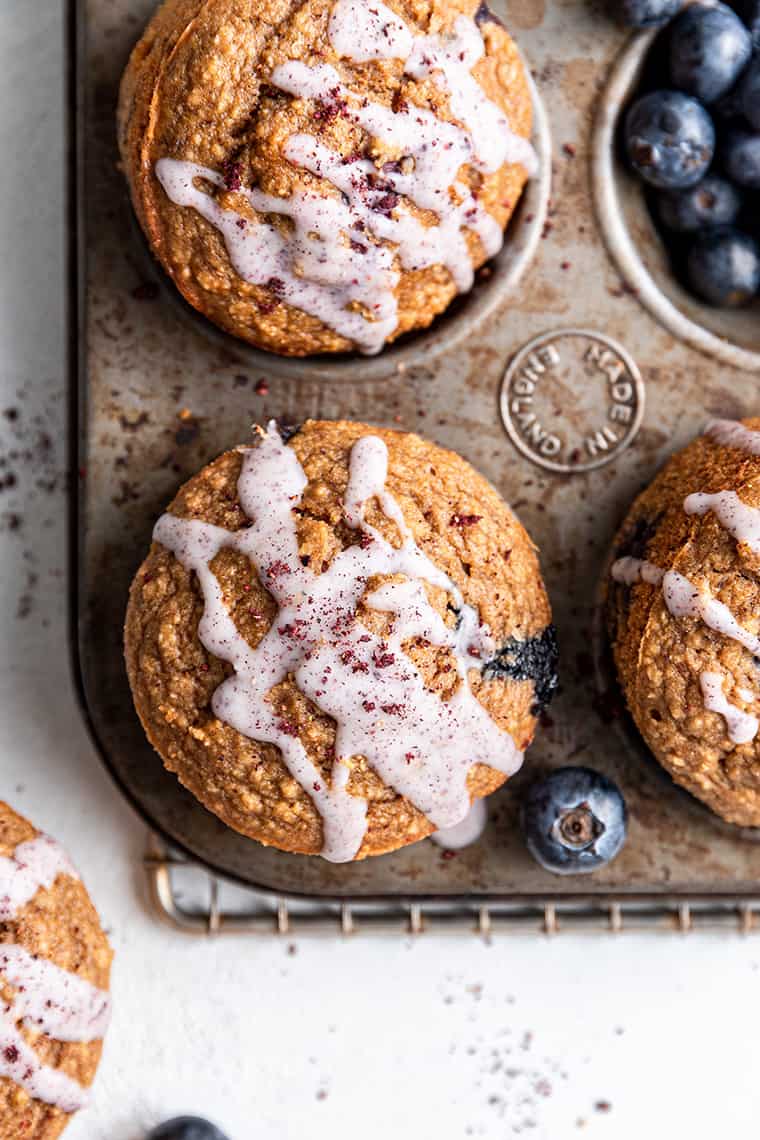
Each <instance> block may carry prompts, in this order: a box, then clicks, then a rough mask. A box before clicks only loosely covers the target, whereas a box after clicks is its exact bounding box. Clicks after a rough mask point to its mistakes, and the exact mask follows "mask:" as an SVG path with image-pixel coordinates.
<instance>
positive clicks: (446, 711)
mask: <svg viewBox="0 0 760 1140" xmlns="http://www.w3.org/2000/svg"><path fill="white" fill-rule="evenodd" d="M387 464H388V455H387V449H386V447H385V444H384V443H383V441H382V440H380V439H378V438H376V437H373V436H366V437H364V438H363V439H360V440H358V441H357V443H356V444H355V445H354V447H353V449H352V452H351V463H350V477H349V483H348V487H347V490H346V495H345V502H344V514H345V517H346V521H347V522H348V523H349V525H350V526H352V527H354V528H355V529H357V530H360V531H361V533H362V540H361V542H360V543H357V544H356V545H353V546H349V547H347V548H346V549H345V550H343V551H341V552H340V553H338V554H337V555H336V556H335V557H334V558H333V560H332V562H331V563H330V565H329V567H328V568H327V569H326V570H325V571H324V572H323V573H320V574H315V573H314V572H313V571H312V570H311V569H310V568H309V567H308V566H303V565H302V563H301V560H300V557H299V553H298V539H297V532H296V526H295V520H294V517H293V509H294V508H295V507H297V506H298V504H299V502H300V501H301V496H302V494H303V490H304V488H305V486H306V476H305V475H304V472H303V469H302V468H301V466H300V464H299V462H298V459H297V457H296V454H295V452H294V451H293V450H292V449H291V448H289V447H286V446H285V445H284V444H283V442H282V440H281V439H280V436H279V433H278V431H277V428H276V425H275V424H274V423H271V424H270V425H269V428H268V430H267V432H266V433H265V434H263V435H262V438H261V440H260V442H259V444H258V446H256V447H254V448H246V449H244V450H243V466H242V470H241V474H240V479H239V482H238V494H239V498H240V503H241V506H242V508H243V510H244V512H245V514H246V515H247V516H248V518H249V519H250V520H251V525H250V527H247V528H245V529H243V530H240V531H237V532H234V533H233V532H230V531H226V530H224V529H221V528H219V527H214V526H210V525H208V524H207V523H203V522H200V521H198V520H188V519H179V518H176V517H175V516H173V515H164V516H163V517H162V518H161V519H159V521H158V523H157V525H156V528H155V531H154V538H155V540H156V541H157V542H159V543H161V544H162V545H163V546H165V547H167V548H168V549H169V550H171V551H172V552H173V553H174V555H175V556H176V557H177V558H178V560H179V561H180V562H181V563H182V565H183V566H185V567H186V568H187V569H190V570H194V571H195V573H196V574H197V576H198V581H199V584H200V586H201V590H202V592H203V599H204V610H203V616H202V618H201V622H200V624H199V628H198V636H199V638H200V640H201V642H202V644H203V645H204V646H205V648H206V649H207V650H208V651H209V652H210V653H212V654H214V655H215V656H216V657H220V658H222V659H223V660H225V661H228V662H229V663H230V664H232V666H233V668H234V670H235V671H234V673H233V675H232V676H230V677H229V678H228V679H227V680H226V681H224V682H223V684H222V685H220V687H219V688H218V689H217V690H216V692H215V693H214V696H213V699H212V708H213V712H214V714H215V715H216V716H218V717H219V718H220V719H221V720H223V721H225V722H226V723H227V724H229V725H231V726H232V727H233V728H235V729H236V730H237V731H238V732H241V733H242V734H243V735H245V736H247V737H249V738H251V739H254V740H258V741H263V742H269V743H271V744H275V745H277V747H278V748H279V749H280V752H281V754H282V757H283V760H284V762H285V764H286V766H287V768H288V770H289V771H290V773H291V775H292V776H293V777H294V779H295V780H297V781H298V783H299V784H300V785H301V787H302V788H303V789H304V791H305V792H306V793H307V794H308V795H309V796H310V797H311V799H312V801H313V803H314V805H315V807H316V809H317V811H318V812H319V814H320V815H321V817H322V821H323V829H324V846H323V850H322V855H323V856H324V857H325V858H326V859H329V860H331V861H334V862H343V861H346V860H350V859H352V858H353V857H354V856H355V855H356V854H357V852H358V851H359V848H360V847H361V844H362V840H363V838H364V834H365V831H366V826H367V820H366V808H367V805H366V803H365V802H364V801H363V800H362V799H360V798H359V797H358V796H354V795H351V794H348V792H347V790H346V789H347V783H348V779H349V775H350V769H349V762H350V759H351V758H352V757H356V756H363V757H365V758H366V760H367V761H368V763H369V764H370V766H371V767H372V768H373V769H374V770H375V771H376V772H377V773H378V775H379V776H380V777H381V779H382V780H383V781H384V783H386V784H387V785H388V786H390V787H392V788H394V789H395V790H396V792H398V793H399V794H400V795H403V796H406V798H407V799H409V800H410V802H411V803H413V804H414V805H415V806H416V807H417V808H418V809H419V810H420V811H422V812H423V813H424V814H425V815H426V816H427V817H428V818H429V819H430V820H431V822H433V823H434V824H435V825H436V826H437V827H439V828H442V827H450V826H452V825H454V824H456V823H459V822H460V821H461V820H462V819H463V818H464V816H465V815H466V814H467V812H468V810H469V807H470V797H469V794H468V791H467V775H468V772H469V771H470V768H471V767H472V765H473V764H475V763H487V764H489V765H490V766H491V767H493V768H496V769H498V770H499V771H502V772H505V773H506V774H508V775H511V774H512V773H513V772H514V771H516V769H517V768H518V767H519V765H520V763H521V761H522V755H521V753H520V752H519V751H518V750H517V748H516V746H515V744H514V741H513V740H512V738H511V736H510V735H509V734H508V733H507V732H505V731H503V730H502V729H500V728H499V727H498V726H497V725H496V724H495V722H494V721H492V720H491V718H490V717H489V716H488V713H487V712H486V710H485V709H484V708H483V706H482V705H481V704H480V702H479V701H478V700H477V699H476V698H475V697H474V695H473V694H472V692H471V689H470V686H469V681H468V672H469V670H470V669H471V668H475V667H477V668H479V667H480V665H481V664H482V657H484V656H485V655H486V654H488V653H490V652H492V651H493V648H494V643H493V640H492V638H491V637H490V634H489V633H488V630H487V629H486V628H484V627H482V626H481V625H480V623H479V621H478V617H477V614H476V613H475V611H474V610H473V609H472V607H470V606H468V605H466V604H465V603H464V601H463V599H462V596H461V594H460V592H459V590H458V589H457V587H456V586H455V585H454V583H453V582H452V581H451V580H450V579H449V578H448V577H447V575H446V574H444V573H443V571H442V570H441V569H440V568H439V567H437V566H435V565H434V564H433V563H432V562H431V561H430V559H429V558H428V557H427V556H426V555H425V554H424V553H423V551H422V550H421V549H420V548H419V547H418V546H417V544H416V543H415V541H414V539H413V537H412V535H411V533H410V532H409V530H408V528H407V526H406V524H405V522H404V517H403V513H402V511H401V508H400V507H399V505H398V503H397V501H396V500H395V498H394V497H393V496H392V495H390V493H389V492H388V491H387V490H386V487H385V483H386V477H387ZM370 499H376V500H377V501H378V502H379V504H380V506H381V508H382V510H383V512H384V513H385V514H386V515H387V517H388V518H390V519H391V520H392V521H393V522H395V524H396V526H397V527H398V530H399V537H400V542H401V545H400V546H398V547H394V546H393V545H391V543H390V542H388V541H387V540H386V539H385V538H384V537H383V536H382V534H381V533H380V532H379V531H378V530H377V529H376V528H374V527H372V526H371V525H369V524H368V523H367V521H366V520H365V517H364V513H365V507H366V504H367V502H368V501H369V500H370ZM225 547H226V548H231V549H233V550H237V551H239V552H240V553H242V554H244V555H245V556H246V557H247V558H248V559H249V560H250V561H251V563H252V564H253V565H254V567H255V568H256V571H257V573H258V576H259V579H260V581H261V582H262V583H263V584H264V585H265V586H266V588H267V589H268V590H269V592H270V594H271V595H272V597H273V598H274V600H275V601H276V602H277V604H278V606H279V612H278V614H277V616H276V617H275V620H274V621H273V623H272V625H271V627H270V629H269V630H268V632H267V633H266V634H265V636H264V638H263V639H262V640H261V642H260V643H259V645H258V646H257V647H256V648H255V649H254V648H252V647H251V646H250V645H249V644H248V643H247V642H246V641H245V639H244V638H243V637H242V636H241V634H240V633H239V632H238V630H237V628H236V627H235V624H234V622H233V620H232V618H231V616H230V613H229V612H228V610H227V609H226V607H225V605H224V602H223V598H222V594H221V589H220V587H219V583H218V581H217V579H216V578H215V577H214V575H213V573H212V572H211V569H210V563H211V562H212V561H213V559H214V557H215V556H216V554H217V553H218V552H219V551H220V550H222V549H223V548H225ZM393 575H403V576H404V578H405V579H406V580H404V581H401V582H399V581H389V582H383V583H381V584H380V585H379V586H378V587H377V588H376V589H375V590H374V591H372V592H371V593H369V595H367V589H368V585H369V583H370V581H371V580H372V579H374V578H376V577H388V576H393ZM425 583H429V584H430V585H433V586H439V587H442V588H443V589H445V590H446V591H447V592H448V594H449V595H450V597H451V599H452V603H453V605H454V606H455V607H456V609H457V610H458V611H459V614H460V620H459V623H458V627H457V628H456V629H450V628H449V627H448V626H447V625H446V624H445V623H444V622H443V621H442V620H441V618H440V616H439V614H438V613H437V612H436V610H434V608H433V607H432V606H431V604H430V602H429V600H428V598H427V595H426V592H425V587H424V584H425ZM362 598H364V601H365V603H366V604H367V605H368V606H370V607H371V608H374V609H379V610H382V611H384V612H387V613H390V614H393V615H394V620H393V622H392V625H391V628H390V632H389V633H388V635H387V636H386V637H385V638H384V639H383V638H381V637H379V636H377V635H375V634H373V633H371V632H370V630H369V629H367V627H366V626H364V625H362V624H361V622H360V621H359V620H358V618H357V613H356V611H357V606H358V605H359V603H360V601H361V600H362ZM415 637H424V638H425V639H426V640H427V641H429V642H430V643H431V644H433V645H436V646H441V647H445V648H448V649H449V650H450V652H451V655H452V660H453V663H454V665H455V667H456V670H457V674H458V684H457V687H456V689H455V691H454V692H453V693H452V695H451V696H450V697H448V699H446V700H441V698H440V697H439V696H438V695H437V694H435V693H433V692H432V691H431V690H429V689H427V688H426V686H425V684H424V681H423V678H422V676H421V674H420V673H419V671H418V670H417V669H416V667H415V666H414V665H413V663H412V661H411V660H410V658H409V657H408V656H407V655H406V653H405V652H404V648H403V647H404V644H405V643H406V642H408V641H409V640H410V639H412V638H415ZM288 675H291V676H293V678H294V679H295V682H296V684H297V686H298V688H299V690H300V691H301V692H302V693H304V694H305V695H306V696H307V697H308V698H309V699H310V700H311V701H312V702H313V703H314V704H315V705H317V706H318V707H319V708H320V709H321V710H322V711H323V712H325V713H327V714H328V715H329V716H331V717H332V718H333V719H334V721H335V723H336V742H335V758H334V763H333V766H332V773H331V777H330V779H329V781H326V780H325V779H324V778H323V776H322V775H321V773H320V771H319V769H318V768H317V767H316V766H315V765H314V763H313V762H312V760H311V759H310V758H309V756H308V755H307V753H306V751H305V750H304V747H303V745H302V743H301V741H300V740H299V738H298V736H297V735H295V732H294V729H293V727H292V726H289V725H287V724H284V723H283V721H282V719H281V717H280V716H279V715H278V714H277V713H276V712H275V711H274V709H273V708H272V707H271V704H270V702H269V701H268V699H267V696H268V694H269V693H270V691H271V689H272V688H273V687H274V686H275V685H277V684H278V683H279V682H281V681H282V680H284V679H285V678H286V677H287V676H288Z"/></svg>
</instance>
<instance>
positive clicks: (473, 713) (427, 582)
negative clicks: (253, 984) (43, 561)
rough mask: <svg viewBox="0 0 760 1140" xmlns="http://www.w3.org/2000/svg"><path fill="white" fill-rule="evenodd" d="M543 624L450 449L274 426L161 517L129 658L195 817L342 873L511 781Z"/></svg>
mask: <svg viewBox="0 0 760 1140" xmlns="http://www.w3.org/2000/svg"><path fill="white" fill-rule="evenodd" d="M550 620H551V619H550V610H549V603H548V601H547V597H546V592H545V589H544V586H543V583H542V580H541V575H540V570H539V565H538V559H537V556H536V552H535V549H534V547H533V545H532V543H531V541H530V539H529V538H528V536H527V534H526V533H525V531H524V530H523V528H522V526H521V525H520V523H519V522H518V520H517V519H516V518H515V516H514V515H513V514H512V512H511V511H510V510H509V508H508V507H507V506H506V505H505V503H504V502H502V500H501V499H500V498H499V496H498V495H497V493H496V492H495V491H494V490H493V488H492V487H491V486H490V485H489V484H488V483H487V482H486V481H485V480H484V479H483V478H482V477H481V476H479V475H478V474H477V473H476V472H475V471H474V470H473V469H472V468H471V467H470V466H469V464H467V463H466V462H465V461H464V460H463V459H461V458H460V457H459V456H458V455H455V454H453V453H452V452H449V451H444V450H443V449H442V448H440V447H437V446H435V445H433V444H431V443H427V442H425V441H424V440H422V439H420V438H418V437H417V436H415V435H409V434H405V433H402V432H395V431H386V430H381V429H379V428H370V427H367V426H366V425H364V424H358V423H345V422H344V423H330V422H308V423H306V424H305V425H304V426H303V427H302V428H301V429H300V430H299V431H298V432H297V433H296V434H295V435H294V436H292V438H291V439H290V440H289V441H288V442H287V443H285V442H284V441H283V439H282V438H281V436H280V434H279V432H278V430H277V427H276V425H275V424H270V425H269V427H268V428H267V430H266V431H264V430H262V429H258V432H257V439H256V440H255V441H254V444H253V445H252V446H246V447H240V448H238V449H237V450H235V451H230V452H227V453H226V454H224V455H222V456H221V457H220V458H219V459H217V460H216V461H215V462H213V463H211V464H210V465H209V466H208V467H206V468H205V469H204V470H203V471H201V472H200V474H199V475H197V476H196V477H195V478H193V479H191V480H190V481H189V482H188V483H187V484H186V485H185V486H184V487H182V488H181V490H180V491H179V493H178V495H177V497H176V498H175V500H174V502H173V503H172V504H171V505H170V507H169V511H168V513H167V514H165V515H164V516H163V517H162V518H161V519H160V520H159V522H158V524H157V526H156V528H155V531H154V542H153V545H152V547H151V550H150V553H149V555H148V557H147V559H146V560H145V562H144V563H143V565H142V567H141V568H140V570H139V572H138V574H137V576H136V577H135V580H134V583H133V586H132V590H131V595H130V600H129V607H128V611H127V618H126V660H127V668H128V673H129V679H130V682H131V685H132V691H133V695H134V699H135V705H136V707H137V711H138V713H139V715H140V718H141V720H142V723H143V726H144V728H145V731H146V733H147V735H148V737H149V739H150V741H151V742H152V744H153V745H154V747H155V748H156V749H157V751H158V752H159V753H160V754H161V756H162V758H163V760H164V763H165V764H166V766H167V767H168V768H169V769H170V770H171V771H173V772H176V774H177V775H178V777H179V779H180V780H181V781H182V783H183V784H184V785H185V786H186V787H188V788H189V789H190V790H191V791H192V792H193V793H194V794H195V795H196V796H197V797H198V799H199V800H201V802H202V803H204V804H205V805H206V807H207V808H209V809H210V810H211V811H213V812H215V813H216V814H217V815H218V816H219V817H220V818H221V819H222V820H224V822H225V823H227V824H228V825H229V826H230V827H233V828H235V829H236V830H237V831H240V832H242V833H243V834H244V835H247V836H250V837H252V838H254V839H257V840H259V841H260V842H261V843H264V844H268V845H272V846H275V847H278V848H281V849H283V850H286V851H292V852H301V853H306V854H322V855H323V856H325V857H326V858H328V859H330V860H333V861H336V862H344V861H349V860H353V859H357V858H363V857H364V856H366V855H378V854H382V853H383V852H386V851H392V850H394V849H395V848H398V847H401V846H404V845H405V844H408V843H412V842H414V841H415V840H418V839H422V838H423V837H424V836H427V835H429V834H430V833H431V832H433V831H434V830H436V829H439V828H447V827H450V826H453V825H455V824H457V823H459V822H460V821H461V820H462V819H463V818H464V816H465V815H466V814H467V812H468V810H469V808H470V804H471V801H472V800H473V799H474V798H476V797H481V796H486V795H488V794H489V793H490V792H493V791H494V790H495V789H496V788H498V787H499V786H500V785H501V784H502V783H503V782H504V780H505V779H506V778H507V777H508V776H510V775H511V774H512V773H513V772H515V771H516V769H517V768H518V767H519V765H520V762H521V759H522V753H523V752H524V750H525V749H526V748H527V746H528V745H529V744H530V742H531V739H532V737H533V733H534V730H535V727H536V719H537V717H538V715H539V713H540V711H541V709H542V707H543V706H544V704H545V703H546V702H547V701H548V699H549V697H550V696H551V693H552V690H553V688H554V686H555V684H556V672H555V670H556V644H555V637H554V631H553V628H552V626H551V625H550Z"/></svg>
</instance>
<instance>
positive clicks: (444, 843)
mask: <svg viewBox="0 0 760 1140" xmlns="http://www.w3.org/2000/svg"><path fill="white" fill-rule="evenodd" d="M487 822H488V809H487V807H486V801H485V800H484V799H477V800H473V802H472V807H471V808H470V810H469V811H468V813H467V815H466V816H465V817H464V819H463V820H462V821H461V822H460V823H455V824H454V826H453V827H446V828H443V829H441V830H439V831H436V832H434V833H433V835H431V836H430V838H431V839H432V840H433V843H437V844H438V846H439V847H444V848H446V850H447V851H461V850H462V848H464V847H470V846H471V845H472V844H473V843H477V841H478V840H479V839H480V837H481V835H482V834H483V832H484V831H485V826H486V823H487Z"/></svg>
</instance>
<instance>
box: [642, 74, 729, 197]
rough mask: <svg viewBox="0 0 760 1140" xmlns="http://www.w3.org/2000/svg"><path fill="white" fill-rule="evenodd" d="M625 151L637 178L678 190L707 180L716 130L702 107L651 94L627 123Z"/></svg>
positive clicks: (677, 96) (684, 98)
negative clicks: (704, 179) (705, 177)
mask: <svg viewBox="0 0 760 1140" xmlns="http://www.w3.org/2000/svg"><path fill="white" fill-rule="evenodd" d="M624 141H625V149H626V153H627V155H628V159H629V161H630V163H631V166H632V167H633V169H634V170H635V171H636V173H637V174H638V175H639V176H640V177H641V178H643V179H644V181H645V182H648V183H649V184H650V186H656V187H658V189H661V190H680V189H683V188H684V187H686V186H694V185H695V183H697V182H699V180H700V179H701V178H702V177H703V176H704V175H705V174H706V172H707V168H708V166H709V165H710V163H711V161H712V157H713V154H714V153H715V127H714V126H713V122H712V119H711V118H710V116H709V114H708V113H707V111H706V110H705V109H704V107H703V106H702V105H701V104H700V103H698V102H697V101H696V99H691V98H690V97H689V96H688V95H683V94H681V92H680V91H652V92H651V93H650V94H649V95H644V96H642V98H640V99H637V100H636V102H635V103H634V104H633V106H632V107H631V109H630V110H629V112H628V114H627V116H626V120H625V140H624Z"/></svg>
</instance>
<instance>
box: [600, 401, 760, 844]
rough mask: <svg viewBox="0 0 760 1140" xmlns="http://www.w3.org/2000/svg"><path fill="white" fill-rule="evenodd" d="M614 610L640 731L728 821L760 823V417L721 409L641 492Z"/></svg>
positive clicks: (618, 566) (626, 536)
mask: <svg viewBox="0 0 760 1140" xmlns="http://www.w3.org/2000/svg"><path fill="white" fill-rule="evenodd" d="M614 555H615V561H614V563H613V565H612V570H611V578H610V584H609V592H608V604H607V612H608V618H609V630H610V636H611V639H612V646H613V652H614V657H615V662H616V665H617V670H618V674H619V677H620V680H621V683H622V687H623V690H624V692H625V696H626V700H627V702H628V707H629V709H630V711H631V713H632V715H633V719H634V720H635V722H636V724H637V726H638V728H639V731H640V732H641V734H642V736H643V737H644V740H645V741H646V743H647V744H648V746H649V747H650V749H651V750H652V752H653V753H654V755H655V756H656V758H657V759H658V760H659V762H660V763H661V764H662V765H663V767H664V768H665V769H666V770H667V771H668V772H669V773H670V775H671V776H672V777H673V779H674V780H675V781H676V782H677V783H679V784H681V785H683V787H685V788H687V789H688V790H689V791H690V792H692V793H693V794H694V795H695V796H697V797H698V798H699V799H700V800H702V801H703V802H704V803H706V804H707V805H708V806H709V807H710V808H712V810H713V811H715V812H717V813H718V815H720V816H722V817H723V819H726V820H728V821H730V822H731V823H736V824H741V825H744V826H758V825H760V737H759V736H758V726H759V725H760V720H759V719H758V718H760V577H759V576H758V575H759V573H760V419H748V420H745V421H743V422H742V423H735V422H733V421H728V420H717V421H714V422H713V423H711V424H709V425H708V427H707V429H706V431H705V434H704V435H703V436H701V437H700V438H699V439H697V440H695V441H694V442H693V443H691V444H690V445H689V446H688V447H687V448H685V449H684V450H683V451H680V452H678V453H677V454H676V455H674V456H673V457H672V459H671V460H670V461H669V462H668V463H667V464H666V466H665V468H664V469H663V470H662V471H661V472H660V474H659V475H658V476H657V478H656V479H655V480H654V482H653V483H652V484H651V486H649V487H648V488H647V489H646V490H645V491H644V493H643V494H642V495H640V496H639V498H638V499H637V500H636V501H635V503H634V504H633V506H632V508H631V510H630V513H629V515H628V517H627V518H626V520H625V522H624V524H623V527H622V529H621V531H620V533H619V535H618V537H617V540H616V543H615V551H614Z"/></svg>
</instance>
